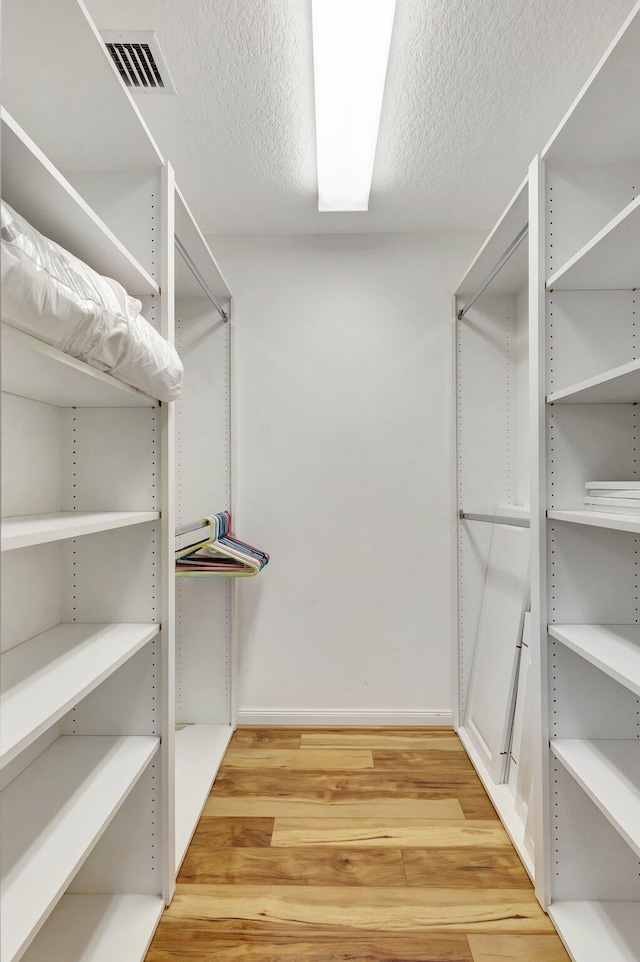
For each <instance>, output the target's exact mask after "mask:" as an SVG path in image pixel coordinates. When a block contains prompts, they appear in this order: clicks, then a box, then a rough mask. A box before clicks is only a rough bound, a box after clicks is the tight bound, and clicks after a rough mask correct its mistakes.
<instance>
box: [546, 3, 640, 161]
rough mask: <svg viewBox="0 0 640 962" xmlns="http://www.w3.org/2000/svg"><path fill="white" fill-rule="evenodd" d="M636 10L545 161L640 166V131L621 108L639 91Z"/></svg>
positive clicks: (556, 135)
mask: <svg viewBox="0 0 640 962" xmlns="http://www.w3.org/2000/svg"><path fill="white" fill-rule="evenodd" d="M639 9H640V8H638V6H637V5H636V6H635V8H634V9H633V10H632V12H631V13H630V15H629V17H628V18H627V20H626V21H625V23H624V24H623V25H622V27H621V28H620V30H619V32H618V34H617V36H616V37H615V38H614V40H613V42H612V43H611V44H610V46H609V48H608V49H607V50H606V52H605V53H604V55H603V56H602V59H601V60H600V62H599V63H598V65H597V66H596V68H595V70H594V71H593V73H592V74H591V76H590V77H589V79H588V80H587V82H586V84H585V85H584V87H583V88H582V90H581V91H580V93H579V94H578V97H577V98H576V100H575V101H574V103H573V104H572V105H571V107H570V108H569V111H568V112H567V115H566V116H565V117H564V118H563V120H562V122H561V124H560V126H559V127H558V129H557V130H556V132H555V133H554V135H553V137H552V138H551V140H550V142H549V143H548V144H547V146H546V148H545V150H544V152H543V154H542V159H543V160H547V161H548V160H552V161H560V162H564V163H573V164H627V163H634V162H638V161H640V127H639V126H638V124H634V123H629V115H628V113H627V111H626V110H624V109H617V108H621V107H622V105H625V104H627V103H628V102H629V98H630V97H633V96H634V94H633V92H634V91H636V90H638V88H639V87H640V58H639V57H638V49H639V48H640V15H639Z"/></svg>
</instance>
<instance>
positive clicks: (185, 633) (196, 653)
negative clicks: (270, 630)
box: [175, 187, 236, 870]
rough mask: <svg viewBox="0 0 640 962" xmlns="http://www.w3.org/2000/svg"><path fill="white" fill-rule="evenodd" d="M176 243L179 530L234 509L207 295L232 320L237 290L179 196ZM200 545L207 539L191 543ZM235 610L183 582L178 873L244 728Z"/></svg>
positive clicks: (231, 598) (227, 338)
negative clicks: (238, 701)
mask: <svg viewBox="0 0 640 962" xmlns="http://www.w3.org/2000/svg"><path fill="white" fill-rule="evenodd" d="M175 235H176V241H177V246H176V252H175V265H176V290H175V297H176V300H175V316H176V346H177V348H178V351H179V353H180V356H181V358H182V361H183V363H184V366H185V388H184V391H183V394H182V397H181V398H180V400H179V401H178V402H177V404H176V451H177V456H176V465H177V470H176V490H177V524H178V525H182V524H188V523H190V522H192V521H197V520H198V519H200V518H203V517H205V516H206V515H208V514H211V513H216V512H218V511H223V510H232V502H233V491H232V481H233V479H232V449H231V435H232V422H231V405H232V397H231V391H232V385H231V351H232V331H231V327H232V321H231V320H227V321H225V319H224V318H223V317H222V316H221V314H220V312H219V310H218V309H217V308H216V307H215V306H214V303H212V300H211V298H210V297H209V296H207V293H206V292H205V289H206V291H208V292H209V294H210V295H211V296H212V298H213V301H215V302H216V303H217V304H218V306H219V308H220V309H221V310H222V311H224V312H225V314H226V315H227V316H228V317H230V315H231V292H230V289H229V287H228V285H227V282H226V281H225V279H224V276H223V275H222V273H221V271H220V268H219V267H218V264H217V263H216V260H215V258H214V256H213V254H212V253H211V250H210V248H209V246H208V244H207V242H206V240H205V238H204V237H203V235H202V233H201V231H200V229H199V228H198V225H197V223H196V221H195V219H194V217H193V215H192V213H191V211H190V209H189V207H188V206H187V203H186V201H185V199H184V196H183V194H182V193H181V192H180V190H179V189H178V188H177V187H176V191H175ZM180 249H182V250H183V251H185V252H186V254H187V257H188V259H189V261H190V263H191V267H192V268H195V273H197V275H198V278H199V280H198V279H196V276H195V274H194V271H193V270H192V269H191V268H190V267H189V266H188V265H187V263H186V261H185V258H184V257H183V256H182V254H181V253H180V252H179V250H180ZM203 409H205V410H206V411H207V412H209V416H208V421H207V441H206V444H203V440H202V433H201V431H200V430H199V428H198V417H197V412H198V411H201V410H203ZM196 465H197V470H194V466H196ZM197 540H198V532H197V531H196V532H192V533H191V534H188V535H185V536H184V537H183V538H182V539H181V541H182V542H184V543H185V544H191V543H195V542H196V541H197ZM235 605H236V583H235V582H234V581H233V580H232V579H216V578H202V579H189V578H177V579H176V678H177V685H176V723H177V731H176V739H175V753H176V755H175V765H176V803H175V804H176V821H175V825H176V832H175V846H176V848H175V851H176V870H178V869H179V867H180V864H181V863H182V860H183V858H184V856H185V854H186V851H187V847H188V845H189V842H190V840H191V837H192V835H193V832H194V830H195V827H196V825H197V823H198V819H199V818H200V815H201V813H202V809H203V808H204V804H205V802H206V800H207V796H208V795H209V792H210V790H211V785H212V784H213V781H214V779H215V776H216V774H217V771H218V768H219V766H220V763H221V761H222V758H223V756H224V753H225V751H226V748H227V745H228V744H229V741H230V739H231V735H232V734H233V730H234V727H235V681H234V679H235V671H236V668H235V663H236V651H235V648H236V646H235V636H234V629H233V625H234V609H235Z"/></svg>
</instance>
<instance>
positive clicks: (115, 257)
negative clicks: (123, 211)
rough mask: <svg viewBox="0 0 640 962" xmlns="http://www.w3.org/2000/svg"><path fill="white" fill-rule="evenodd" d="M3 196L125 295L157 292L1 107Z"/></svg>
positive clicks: (126, 251) (146, 275) (112, 236)
mask: <svg viewBox="0 0 640 962" xmlns="http://www.w3.org/2000/svg"><path fill="white" fill-rule="evenodd" d="M2 197H3V199H4V200H5V201H6V202H7V203H8V204H10V205H11V207H13V208H14V209H15V210H16V211H17V212H18V213H19V214H21V215H22V216H23V217H25V218H26V219H27V220H28V221H29V223H30V224H32V226H33V227H35V228H36V229H37V230H39V231H40V233H41V234H44V235H45V237H48V238H50V240H53V241H55V242H56V243H57V244H60V245H61V246H62V247H64V248H65V249H66V250H68V251H70V252H71V253H72V254H75V256H76V257H79V258H80V259H81V260H83V261H85V262H86V263H87V264H89V266H90V267H92V268H93V269H94V270H95V271H98V273H99V274H104V275H105V276H107V277H112V278H114V279H115V280H117V281H119V283H120V284H122V286H123V287H124V288H125V290H126V291H127V292H128V293H129V294H134V295H144V294H157V293H158V291H159V288H158V285H157V284H156V282H155V281H154V280H153V278H152V277H151V275H150V274H149V273H148V272H147V271H146V270H145V269H144V268H143V267H142V266H141V265H140V264H139V263H138V261H137V260H136V259H135V258H134V257H133V255H132V254H130V253H129V251H128V250H127V249H126V248H125V247H124V246H123V244H121V243H120V241H119V240H118V238H117V237H116V236H115V234H114V233H113V232H112V231H110V230H109V228H108V227H107V226H106V224H104V223H103V221H102V220H100V218H99V217H98V215H97V214H95V213H94V211H93V210H91V208H90V207H89V205H88V204H87V203H86V202H85V201H84V200H83V199H82V197H81V196H80V194H79V193H78V192H77V191H76V190H75V189H74V188H73V187H72V186H71V184H70V183H69V182H68V180H67V179H66V178H65V177H63V175H62V174H61V173H60V171H59V170H57V169H56V167H54V165H53V164H52V163H51V161H50V160H49V159H48V158H47V157H46V156H45V155H44V154H43V153H42V151H41V150H40V149H39V148H38V147H37V146H36V144H35V143H34V142H33V141H32V140H31V138H30V137H29V136H28V135H27V134H26V133H25V131H24V130H22V128H21V127H20V126H19V125H18V124H17V123H16V122H15V120H14V119H13V118H12V117H11V116H10V115H9V114H8V113H7V111H6V110H4V109H3V110H2Z"/></svg>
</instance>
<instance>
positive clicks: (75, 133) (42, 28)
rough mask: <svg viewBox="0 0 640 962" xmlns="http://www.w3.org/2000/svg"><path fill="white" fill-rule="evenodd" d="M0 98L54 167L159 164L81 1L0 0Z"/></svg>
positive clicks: (130, 167)
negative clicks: (0, 83)
mask: <svg viewBox="0 0 640 962" xmlns="http://www.w3.org/2000/svg"><path fill="white" fill-rule="evenodd" d="M2 102H3V104H4V106H5V107H6V108H7V109H8V110H9V111H10V113H11V114H13V116H14V117H15V118H16V119H17V120H18V122H19V123H20V124H21V125H22V126H24V127H25V128H26V129H27V130H28V131H29V132H30V133H31V135H32V136H33V137H34V139H35V140H36V141H37V143H38V144H39V145H40V146H41V148H42V149H43V150H44V152H45V153H46V154H47V156H48V157H50V158H51V159H52V161H53V162H54V163H55V165H56V167H58V168H59V169H60V170H63V171H72V170H148V169H150V168H156V167H160V166H161V165H162V156H161V154H160V152H159V150H158V148H157V146H156V144H155V142H154V140H153V138H152V137H151V134H150V133H149V129H148V128H147V126H146V124H145V122H144V120H143V119H142V115H141V114H140V111H139V110H138V108H137V106H136V105H135V103H134V101H133V98H132V97H131V95H130V93H129V91H128V90H127V89H126V87H125V86H124V84H123V83H122V81H121V80H120V78H119V76H118V73H117V71H116V68H115V66H114V64H113V62H112V61H111V58H110V57H109V54H108V53H107V50H106V48H105V45H104V43H103V42H102V39H101V37H100V35H99V33H98V31H97V29H96V27H95V25H94V24H93V22H92V20H91V18H90V16H89V14H88V12H87V10H86V8H85V6H84V3H83V2H82V0H56V2H55V3H53V2H47V3H43V2H42V0H3V4H2Z"/></svg>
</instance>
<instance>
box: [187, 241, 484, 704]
mask: <svg viewBox="0 0 640 962" xmlns="http://www.w3.org/2000/svg"><path fill="white" fill-rule="evenodd" d="M481 241H482V235H480V234H478V233H477V232H475V233H465V234H457V233H456V234H454V233H434V234H430V235H423V234H412V235H411V234H395V235H394V234H387V235H330V236H284V237H283V236H278V237H240V236H233V237H231V236H227V237H215V238H212V248H213V250H214V251H215V252H216V255H217V257H218V259H219V261H220V265H221V267H222V269H223V271H224V272H225V274H226V276H227V279H228V281H229V283H230V286H231V288H232V290H233V292H234V295H235V369H236V376H237V381H236V391H237V442H238V474H237V479H236V485H237V487H236V490H237V502H236V511H235V515H236V530H237V533H238V534H239V536H240V537H241V538H244V539H247V540H248V541H250V542H252V543H254V544H256V545H257V546H259V547H262V548H263V549H265V550H266V551H268V552H269V553H270V554H271V563H270V565H269V566H268V568H267V569H266V570H265V571H264V572H263V573H262V574H261V575H260V576H259V578H257V579H255V580H251V581H249V582H245V583H242V584H241V585H240V591H241V626H240V637H241V655H240V660H241V666H240V674H241V686H240V709H241V712H242V714H241V721H245V722H250V721H254V722H265V723H268V722H270V721H272V722H278V721H280V722H286V721H291V722H292V723H299V722H300V723H301V722H304V721H307V722H309V723H313V722H321V721H323V720H326V721H327V723H332V722H333V723H339V722H341V721H350V720H353V721H354V722H355V723H357V722H358V721H362V722H363V723H366V721H376V720H380V721H387V722H389V723H393V721H394V720H395V721H398V722H402V721H405V722H406V723H411V722H414V721H416V722H423V723H428V721H429V713H433V712H436V713H439V712H445V713H446V712H449V711H450V710H451V681H450V657H449V654H450V647H451V631H452V626H451V611H452V602H451V592H452V584H451V575H452V565H451V558H450V550H451V542H450V537H451V535H450V531H451V528H450V526H451V523H452V513H453V507H452V490H453V489H452V482H451V479H450V476H449V466H450V420H449V418H450V398H451V390H452V388H451V370H452V360H451V326H452V325H451V310H452V307H451V291H452V290H453V289H454V287H455V286H456V283H457V282H458V280H459V278H460V276H461V275H462V273H463V272H464V269H465V267H466V265H467V263H468V262H469V261H470V259H471V257H472V256H473V254H474V253H475V251H476V249H477V248H478V246H479V245H480V243H481ZM203 443H206V435H205V436H204V437H203ZM213 507H214V509H216V510H217V509H218V507H220V506H218V507H216V506H213ZM327 712H329V713H330V714H328V715H326V714H323V713H327ZM352 712H356V713H362V714H358V715H354V716H352V715H351V713H352ZM440 720H441V719H440ZM444 721H447V719H446V718H445V719H444Z"/></svg>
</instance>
